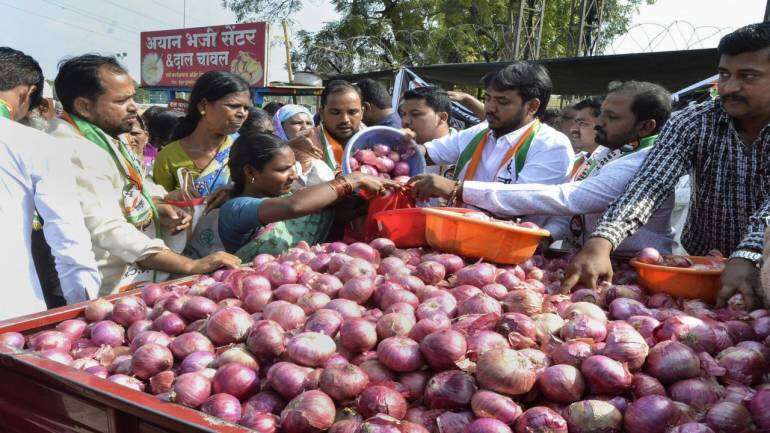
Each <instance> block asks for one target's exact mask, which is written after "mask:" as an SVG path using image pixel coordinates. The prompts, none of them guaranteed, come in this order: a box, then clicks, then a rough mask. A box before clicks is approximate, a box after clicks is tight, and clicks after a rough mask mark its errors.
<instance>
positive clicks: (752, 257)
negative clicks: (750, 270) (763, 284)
mask: <svg viewBox="0 0 770 433" xmlns="http://www.w3.org/2000/svg"><path fill="white" fill-rule="evenodd" d="M730 258H731V259H744V260H748V261H750V262H752V263H754V265H755V266H757V267H759V265H760V262H761V261H762V254H761V253H757V252H754V251H748V250H736V251H733V253H732V254H730Z"/></svg>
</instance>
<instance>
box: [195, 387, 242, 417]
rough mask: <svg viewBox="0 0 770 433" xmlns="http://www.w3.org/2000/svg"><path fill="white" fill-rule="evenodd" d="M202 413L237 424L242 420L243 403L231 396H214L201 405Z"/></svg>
mask: <svg viewBox="0 0 770 433" xmlns="http://www.w3.org/2000/svg"><path fill="white" fill-rule="evenodd" d="M201 411H202V412H205V413H207V414H209V415H212V416H215V417H218V418H221V419H223V420H225V421H228V422H232V423H236V422H238V421H239V420H240V419H241V402H240V401H238V399H237V398H235V397H233V396H232V395H229V394H214V395H212V396H211V397H209V398H208V399H207V400H206V401H205V402H204V403H203V404H202V405H201Z"/></svg>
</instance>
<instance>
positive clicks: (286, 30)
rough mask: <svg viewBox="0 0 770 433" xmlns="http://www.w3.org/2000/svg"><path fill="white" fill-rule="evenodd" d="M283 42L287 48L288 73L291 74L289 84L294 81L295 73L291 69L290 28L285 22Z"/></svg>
mask: <svg viewBox="0 0 770 433" xmlns="http://www.w3.org/2000/svg"><path fill="white" fill-rule="evenodd" d="M283 41H284V46H285V47H286V71H287V72H288V73H289V82H290V83H291V82H292V81H294V72H293V71H292V69H291V41H289V26H288V25H287V24H286V20H283Z"/></svg>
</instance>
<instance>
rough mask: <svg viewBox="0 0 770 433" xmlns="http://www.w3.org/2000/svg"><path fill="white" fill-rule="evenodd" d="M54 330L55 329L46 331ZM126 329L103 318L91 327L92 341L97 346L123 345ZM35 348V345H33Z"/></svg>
mask: <svg viewBox="0 0 770 433" xmlns="http://www.w3.org/2000/svg"><path fill="white" fill-rule="evenodd" d="M44 332H54V331H44ZM125 334H126V333H125V331H124V330H123V327H122V326H120V325H118V324H117V323H115V322H113V321H111V320H102V321H101V322H97V323H95V324H94V326H93V327H92V328H91V342H93V343H94V344H95V345H97V346H101V345H104V344H106V345H108V346H112V347H115V346H121V345H122V344H123V342H124V341H125V338H126V337H125ZM33 348H34V346H33ZM38 350H39V349H38Z"/></svg>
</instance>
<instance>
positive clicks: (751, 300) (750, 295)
mask: <svg viewBox="0 0 770 433" xmlns="http://www.w3.org/2000/svg"><path fill="white" fill-rule="evenodd" d="M736 293H740V294H741V295H743V302H744V304H745V305H746V310H747V311H751V310H753V309H755V308H757V307H758V303H757V296H756V294H757V293H761V291H760V287H759V269H757V267H756V265H755V264H754V263H753V262H751V261H750V260H746V259H738V258H735V259H730V260H729V261H728V262H727V263H726V264H725V270H724V271H723V272H722V287H721V288H720V289H719V293H718V294H717V307H718V308H724V307H725V306H727V301H728V300H729V299H730V298H731V297H732V296H733V295H734V294H736Z"/></svg>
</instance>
